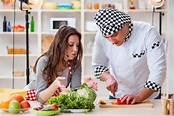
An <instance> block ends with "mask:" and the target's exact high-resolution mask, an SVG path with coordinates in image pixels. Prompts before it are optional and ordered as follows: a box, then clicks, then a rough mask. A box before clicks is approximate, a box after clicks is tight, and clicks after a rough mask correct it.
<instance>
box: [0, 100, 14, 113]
mask: <svg viewBox="0 0 174 116" xmlns="http://www.w3.org/2000/svg"><path fill="white" fill-rule="evenodd" d="M10 102H11V100H10V99H5V100H3V101H2V102H0V108H2V109H3V111H5V112H8V110H7V109H8V105H9V103H10Z"/></svg>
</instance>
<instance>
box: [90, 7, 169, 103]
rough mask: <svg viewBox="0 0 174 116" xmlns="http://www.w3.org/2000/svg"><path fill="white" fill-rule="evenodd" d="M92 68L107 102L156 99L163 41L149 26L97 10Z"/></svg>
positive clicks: (162, 72) (114, 12)
mask: <svg viewBox="0 0 174 116" xmlns="http://www.w3.org/2000/svg"><path fill="white" fill-rule="evenodd" d="M94 21H95V23H96V24H97V26H98V28H99V30H98V31H97V34H96V37H95V42H94V51H93V57H92V66H93V68H94V73H95V76H96V77H97V78H98V79H100V80H101V81H105V82H106V88H107V90H108V91H109V92H110V93H109V95H110V96H109V98H110V99H111V98H121V101H122V102H125V101H126V103H127V104H135V103H140V102H142V101H143V100H145V99H147V98H149V99H150V98H152V99H154V98H158V97H159V96H160V91H161V86H162V84H163V82H164V80H165V77H166V58H165V48H164V40H163V38H162V37H161V36H160V34H159V33H158V32H157V31H156V29H155V28H154V27H153V26H151V25H150V24H149V23H146V22H140V21H132V20H131V17H130V16H129V15H127V14H126V13H123V12H121V11H118V10H116V9H111V8H105V9H100V10H99V11H98V12H97V13H96V15H95V17H94Z"/></svg>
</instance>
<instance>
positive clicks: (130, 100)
mask: <svg viewBox="0 0 174 116" xmlns="http://www.w3.org/2000/svg"><path fill="white" fill-rule="evenodd" d="M121 102H126V103H127V104H135V103H141V102H142V99H141V98H140V97H139V96H136V95H133V94H126V95H124V96H123V97H122V98H121Z"/></svg>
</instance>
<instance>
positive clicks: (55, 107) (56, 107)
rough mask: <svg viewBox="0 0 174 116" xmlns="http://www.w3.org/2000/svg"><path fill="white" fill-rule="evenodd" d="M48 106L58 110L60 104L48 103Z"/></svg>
mask: <svg viewBox="0 0 174 116" xmlns="http://www.w3.org/2000/svg"><path fill="white" fill-rule="evenodd" d="M46 107H47V108H54V109H56V110H58V106H57V104H55V103H54V104H51V105H47V106H46Z"/></svg>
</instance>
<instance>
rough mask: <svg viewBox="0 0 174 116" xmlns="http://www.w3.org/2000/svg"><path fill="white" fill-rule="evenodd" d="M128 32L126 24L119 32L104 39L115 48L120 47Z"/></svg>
mask: <svg viewBox="0 0 174 116" xmlns="http://www.w3.org/2000/svg"><path fill="white" fill-rule="evenodd" d="M128 32H129V26H128V24H126V25H125V26H124V27H123V28H122V29H121V30H119V31H118V32H116V33H114V34H112V35H108V36H105V38H106V39H107V40H109V41H110V42H111V43H113V44H115V45H116V46H120V45H122V43H123V42H124V40H125V38H126V36H127V35H128Z"/></svg>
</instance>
